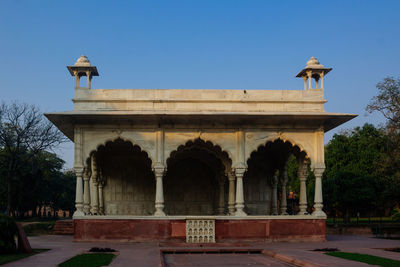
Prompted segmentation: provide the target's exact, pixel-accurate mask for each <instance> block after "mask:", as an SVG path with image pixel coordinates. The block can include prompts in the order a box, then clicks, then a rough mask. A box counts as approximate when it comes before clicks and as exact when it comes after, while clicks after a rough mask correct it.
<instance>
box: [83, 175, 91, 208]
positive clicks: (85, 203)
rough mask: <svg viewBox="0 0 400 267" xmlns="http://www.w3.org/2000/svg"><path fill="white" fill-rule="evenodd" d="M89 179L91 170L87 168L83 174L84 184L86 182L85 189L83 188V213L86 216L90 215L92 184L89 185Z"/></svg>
mask: <svg viewBox="0 0 400 267" xmlns="http://www.w3.org/2000/svg"><path fill="white" fill-rule="evenodd" d="M89 179H90V170H89V168H87V167H86V168H85V170H84V172H83V182H84V187H83V212H85V214H89V213H90V184H89Z"/></svg>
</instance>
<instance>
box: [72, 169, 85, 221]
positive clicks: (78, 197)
mask: <svg viewBox="0 0 400 267" xmlns="http://www.w3.org/2000/svg"><path fill="white" fill-rule="evenodd" d="M74 171H75V175H76V192H75V208H76V211H75V212H74V215H73V216H74V217H75V216H84V215H85V213H84V212H83V183H82V173H83V168H81V167H75V168H74Z"/></svg>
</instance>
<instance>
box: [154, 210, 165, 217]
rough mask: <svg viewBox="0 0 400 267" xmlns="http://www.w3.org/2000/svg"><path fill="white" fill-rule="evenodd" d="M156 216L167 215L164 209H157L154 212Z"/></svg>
mask: <svg viewBox="0 0 400 267" xmlns="http://www.w3.org/2000/svg"><path fill="white" fill-rule="evenodd" d="M154 216H157V217H162V216H166V215H165V212H164V211H162V210H156V212H154Z"/></svg>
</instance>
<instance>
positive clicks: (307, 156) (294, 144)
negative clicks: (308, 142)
mask: <svg viewBox="0 0 400 267" xmlns="http://www.w3.org/2000/svg"><path fill="white" fill-rule="evenodd" d="M278 140H281V141H282V142H283V143H289V144H291V145H292V148H295V147H298V148H299V151H300V153H301V152H303V153H304V154H305V158H306V159H310V160H312V157H311V155H310V154H309V153H308V152H307V151H306V150H305V149H304V147H303V145H302V144H300V143H299V142H295V141H294V140H293V139H291V138H287V137H283V136H280V135H278V136H274V137H272V138H267V139H266V140H265V141H264V142H263V143H261V144H258V145H257V147H256V148H255V149H252V150H251V151H249V152H248V153H246V159H245V162H247V161H248V160H249V159H250V157H251V154H252V153H254V152H257V151H258V149H259V148H260V147H263V146H266V145H267V144H268V143H274V142H276V141H278Z"/></svg>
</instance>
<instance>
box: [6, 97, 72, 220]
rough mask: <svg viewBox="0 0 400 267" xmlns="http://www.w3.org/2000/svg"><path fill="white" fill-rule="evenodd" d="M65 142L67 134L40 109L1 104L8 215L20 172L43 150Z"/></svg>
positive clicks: (11, 209)
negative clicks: (45, 116) (55, 125)
mask: <svg viewBox="0 0 400 267" xmlns="http://www.w3.org/2000/svg"><path fill="white" fill-rule="evenodd" d="M64 141H66V138H65V137H64V135H63V134H62V133H61V132H60V131H58V130H57V129H56V128H55V127H54V126H53V124H52V123H51V122H50V121H48V120H47V119H45V118H44V116H43V115H42V113H41V112H40V111H39V109H38V108H37V107H35V106H33V105H28V104H20V103H16V102H14V103H11V104H6V103H4V102H3V103H2V104H1V105H0V148H1V149H2V150H3V151H2V152H3V153H2V157H3V158H2V160H3V164H5V170H3V172H4V175H5V180H6V181H5V182H6V184H7V188H6V191H7V212H8V213H10V212H12V211H13V210H15V203H13V195H15V193H16V192H15V188H14V184H15V181H17V180H18V179H19V178H20V177H18V176H17V173H18V169H19V168H26V167H27V162H28V161H29V160H30V159H31V158H33V157H34V156H35V155H37V154H38V153H40V152H41V151H44V150H51V149H53V148H55V147H56V146H57V145H59V144H60V143H62V142H64ZM28 166H29V165H28ZM32 167H33V168H34V167H35V166H32Z"/></svg>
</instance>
